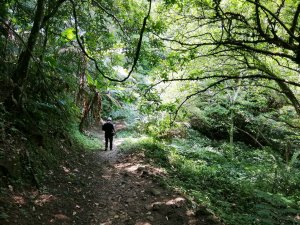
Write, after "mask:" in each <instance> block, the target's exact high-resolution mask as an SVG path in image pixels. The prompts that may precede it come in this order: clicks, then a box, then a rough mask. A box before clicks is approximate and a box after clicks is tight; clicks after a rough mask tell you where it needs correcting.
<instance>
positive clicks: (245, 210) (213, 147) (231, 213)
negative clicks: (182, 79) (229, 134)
mask: <svg viewBox="0 0 300 225" xmlns="http://www.w3.org/2000/svg"><path fill="white" fill-rule="evenodd" d="M122 150H124V151H144V152H145V155H146V156H147V157H148V158H149V159H151V161H154V162H155V163H156V164H158V165H159V166H161V167H164V168H165V169H166V170H167V171H168V173H169V179H168V180H167V181H166V182H167V183H168V185H170V186H172V187H176V188H177V189H178V188H179V189H180V190H181V191H182V192H184V193H185V194H186V195H188V196H189V197H190V198H191V199H192V200H193V201H195V202H197V203H198V204H201V205H205V206H206V207H207V208H209V209H210V210H211V211H213V212H215V214H217V215H218V216H219V217H220V218H221V219H222V220H223V221H224V222H225V224H227V225H237V224H243V225H250V224H251V225H252V224H259V225H295V224H300V218H299V212H300V197H299V196H300V189H299V186H300V169H299V168H296V167H289V166H288V165H286V164H285V163H284V162H283V161H282V160H281V159H280V157H279V156H278V155H276V154H274V153H273V152H272V151H271V149H267V148H266V149H254V148H250V147H248V146H246V145H244V144H241V143H240V144H239V143H237V144H236V145H235V146H234V152H233V153H234V154H233V156H234V157H232V152H231V148H230V146H229V145H228V144H227V143H225V142H216V141H211V140H210V139H208V138H205V137H202V136H198V135H189V137H188V138H186V139H176V140H173V141H171V142H167V143H164V142H162V140H157V139H155V138H150V137H147V136H142V137H139V138H128V139H127V140H125V142H124V144H123V146H122Z"/></svg>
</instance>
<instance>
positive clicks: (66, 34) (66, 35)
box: [61, 27, 76, 42]
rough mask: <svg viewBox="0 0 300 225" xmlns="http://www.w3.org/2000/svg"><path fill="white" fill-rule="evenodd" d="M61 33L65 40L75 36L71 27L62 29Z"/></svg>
mask: <svg viewBox="0 0 300 225" xmlns="http://www.w3.org/2000/svg"><path fill="white" fill-rule="evenodd" d="M61 35H62V36H63V37H64V38H65V41H66V42H69V41H73V40H75V38H76V35H75V29H74V28H73V27H70V28H67V29H66V30H64V31H63V32H62V33H61Z"/></svg>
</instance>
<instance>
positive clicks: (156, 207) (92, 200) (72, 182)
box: [0, 127, 221, 225]
mask: <svg viewBox="0 0 300 225" xmlns="http://www.w3.org/2000/svg"><path fill="white" fill-rule="evenodd" d="M90 132H91V134H92V135H94V136H96V137H99V138H103V133H102V132H101V130H100V129H99V127H98V128H96V129H95V130H92V131H90ZM101 140H103V139H101ZM114 144H115V149H114V150H113V151H106V152H105V151H97V152H85V153H82V154H80V155H78V156H77V157H75V158H71V155H70V159H68V160H66V162H65V164H64V165H61V166H60V168H59V170H58V171H50V172H49V178H48V181H47V183H46V184H45V186H44V188H43V189H42V190H40V191H39V192H38V191H36V190H32V191H27V192H22V193H18V194H16V193H15V192H11V193H8V195H7V196H8V197H7V198H8V199H6V201H5V202H9V205H6V208H5V209H6V210H8V209H10V210H8V211H9V212H10V213H9V214H7V217H6V219H0V222H1V224H9V225H12V224H22V225H33V224H53V225H64V224H65V225H71V224H72V225H185V224H186V225H198V224H199V225H216V224H218V225H220V224H221V223H219V222H218V221H217V220H216V219H215V218H213V217H212V215H204V214H203V215H199V213H198V214H197V213H195V212H194V210H193V206H192V204H191V203H190V202H189V201H187V200H186V198H185V197H183V196H182V195H181V194H180V193H178V192H176V191H172V190H169V189H167V188H166V187H164V186H162V185H161V184H160V183H159V182H158V179H157V178H159V179H164V177H166V176H167V175H166V172H165V171H164V170H162V169H160V168H155V167H153V166H151V165H150V164H147V163H145V157H144V155H143V154H142V153H134V154H127V155H122V154H120V153H119V151H118V148H119V146H120V145H121V144H122V139H121V138H120V139H119V138H116V140H115V143H114ZM0 203H1V199H0ZM0 208H1V207H0Z"/></svg>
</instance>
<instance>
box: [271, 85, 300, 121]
mask: <svg viewBox="0 0 300 225" xmlns="http://www.w3.org/2000/svg"><path fill="white" fill-rule="evenodd" d="M276 82H277V84H278V86H279V87H280V88H281V90H282V91H283V93H284V94H285V96H286V97H287V98H288V99H289V100H290V101H291V103H292V105H293V106H294V108H295V110H296V113H297V114H298V116H300V103H299V101H298V99H297V98H296V96H295V95H294V93H293V91H292V90H291V89H290V87H289V86H288V85H287V84H286V83H284V82H282V81H276Z"/></svg>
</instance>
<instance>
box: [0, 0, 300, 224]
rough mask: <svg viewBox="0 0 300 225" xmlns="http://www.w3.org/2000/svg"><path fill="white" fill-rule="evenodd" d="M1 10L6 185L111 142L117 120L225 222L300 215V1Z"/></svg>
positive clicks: (134, 142) (109, 2)
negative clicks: (98, 134)
mask: <svg viewBox="0 0 300 225" xmlns="http://www.w3.org/2000/svg"><path fill="white" fill-rule="evenodd" d="M0 5H1V6H0V25H1V26H0V46H1V48H0V71H1V77H0V92H1V94H0V114H1V117H0V124H1V127H0V128H1V130H0V137H1V138H0V176H1V190H4V189H6V188H8V187H9V186H11V185H12V186H14V187H16V188H24V187H26V186H36V187H37V188H40V187H42V186H43V181H44V180H45V179H47V176H46V173H45V171H47V170H49V169H52V168H55V167H57V166H58V165H59V164H60V162H61V161H62V160H66V159H67V158H68V157H70V155H72V154H76V152H78V151H82V149H85V150H86V149H98V150H99V149H101V148H102V143H101V141H100V140H99V139H96V138H94V137H91V135H89V132H88V130H89V128H90V127H92V126H101V123H102V122H103V120H105V119H106V118H107V117H109V116H110V117H112V118H113V120H114V121H122V122H123V123H125V124H126V130H123V131H122V132H120V137H123V138H124V140H125V141H124V143H123V144H122V146H121V149H122V150H123V151H124V152H134V151H143V152H145V154H146V156H147V157H149V158H151V159H152V160H153V163H155V164H157V165H159V166H161V167H163V168H165V169H166V171H168V173H169V174H170V176H169V178H168V180H165V181H164V182H166V183H167V185H168V186H170V187H176V188H178V189H179V190H180V191H181V192H183V193H185V194H186V195H188V196H189V197H190V198H191V199H192V200H193V201H195V202H196V203H197V204H200V205H204V206H205V207H207V208H209V209H210V210H211V211H213V212H214V213H215V214H216V215H218V217H219V218H221V220H222V221H224V223H225V224H244V225H246V224H299V223H300V188H299V187H300V162H299V157H300V156H299V155H300V150H299V146H300V120H299V118H300V102H299V97H300V92H299V90H300V80H299V79H300V76H299V73H300V69H299V65H300V17H299V14H300V3H299V2H298V1H294V0H266V1H262V0H156V1H151V0H150V1H146V0H145V1H144V0H143V1H141V0H127V1H123V0H78V1H75V0H55V1H54V0H52V1H51V0H28V1H20V0H0ZM0 216H1V217H5V213H2V214H0Z"/></svg>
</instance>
